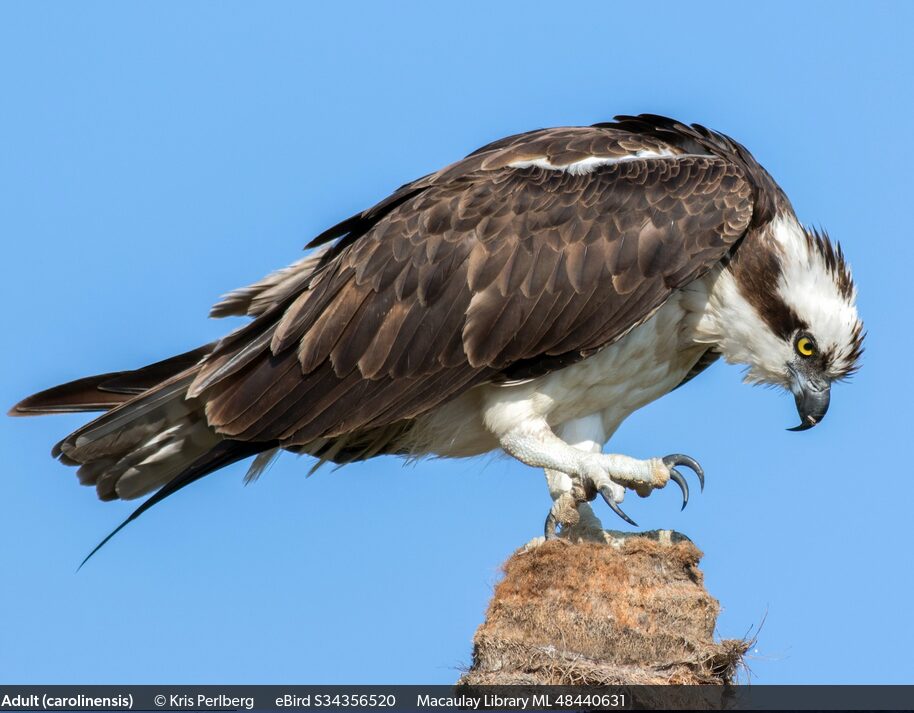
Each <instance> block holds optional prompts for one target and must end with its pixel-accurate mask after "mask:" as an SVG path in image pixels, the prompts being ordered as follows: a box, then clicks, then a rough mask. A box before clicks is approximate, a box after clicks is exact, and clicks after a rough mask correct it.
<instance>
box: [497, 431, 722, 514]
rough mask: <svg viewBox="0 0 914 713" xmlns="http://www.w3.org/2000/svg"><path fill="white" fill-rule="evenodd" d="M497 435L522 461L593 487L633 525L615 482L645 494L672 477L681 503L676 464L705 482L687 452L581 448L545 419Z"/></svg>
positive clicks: (683, 486)
mask: <svg viewBox="0 0 914 713" xmlns="http://www.w3.org/2000/svg"><path fill="white" fill-rule="evenodd" d="M498 438H499V443H500V444H501V447H502V449H504V451H505V452H506V453H509V454H510V455H512V456H514V457H515V458H517V459H518V460H519V461H521V462H522V463H526V464H527V465H530V466H533V467H538V468H548V469H549V470H554V471H558V472H560V473H565V474H567V475H569V476H570V477H571V478H572V480H573V481H577V482H579V483H580V484H581V485H582V486H583V487H584V488H585V489H592V492H593V493H594V495H595V494H596V493H599V494H600V495H602V496H603V499H604V500H605V501H606V503H607V504H608V505H609V506H610V508H612V510H613V511H614V512H615V513H616V514H617V515H619V516H620V517H621V518H623V519H624V520H626V521H627V522H628V523H630V524H632V525H635V524H636V523H634V521H632V520H631V518H629V517H628V516H627V515H626V514H625V513H624V512H622V510H621V509H620V508H619V506H618V504H617V502H616V500H615V497H614V496H613V483H614V482H615V483H618V484H619V485H621V486H623V487H625V488H628V489H630V490H634V491H635V492H637V493H638V494H639V495H641V496H642V497H646V496H647V495H649V494H650V493H651V491H652V490H655V489H657V488H662V487H664V486H665V485H666V484H667V483H668V482H669V481H670V480H673V481H674V482H675V483H676V484H677V485H679V487H680V488H681V489H682V491H683V501H684V502H683V507H685V503H686V502H688V486H687V485H686V482H685V479H684V478H683V477H682V474H681V473H679V471H678V470H676V466H677V465H686V466H688V467H690V468H692V469H693V470H694V471H695V472H696V474H697V475H698V478H699V481H700V482H701V484H702V487H703V486H704V473H703V472H702V470H701V466H699V465H698V463H697V462H696V461H695V460H693V459H692V458H689V457H688V456H682V455H672V456H666V457H664V458H648V459H646V460H638V459H636V458H630V457H629V456H623V455H615V454H606V453H588V452H584V451H581V450H579V449H577V448H574V447H572V446H570V445H568V444H567V443H566V442H565V441H563V440H562V439H561V438H559V437H558V436H556V435H555V433H553V432H552V429H551V428H549V425H548V424H547V423H546V421H545V420H535V421H532V420H528V421H525V422H524V423H522V424H520V425H518V426H515V427H513V428H511V429H510V430H507V431H506V432H504V433H502V434H499V437H498Z"/></svg>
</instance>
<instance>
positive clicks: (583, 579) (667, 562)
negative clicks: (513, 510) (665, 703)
mask: <svg viewBox="0 0 914 713" xmlns="http://www.w3.org/2000/svg"><path fill="white" fill-rule="evenodd" d="M677 539H678V540H679V541H676V540H677ZM700 559H701V552H700V551H699V550H698V548H696V547H695V545H693V544H692V543H691V542H690V541H688V540H686V539H684V538H682V537H681V536H678V537H673V538H671V537H670V533H668V532H665V533H664V532H660V533H644V535H643V536H635V537H626V538H624V539H616V538H613V537H612V536H611V535H610V536H607V537H606V541H605V542H587V541H585V542H579V543H577V544H570V543H567V542H548V543H545V544H540V545H538V546H529V547H527V548H525V549H523V550H521V551H519V552H517V553H515V554H514V556H512V557H511V558H510V559H509V560H508V561H507V562H506V563H505V565H504V579H503V580H502V581H501V582H500V583H499V584H498V586H497V587H496V588H495V593H494V595H493V597H492V601H491V602H490V604H489V610H488V613H487V616H486V620H485V622H484V623H483V624H482V626H480V627H479V629H478V630H477V632H476V636H475V639H474V650H473V665H472V667H471V668H470V670H469V671H468V672H467V673H466V674H465V675H464V676H463V678H462V679H461V681H460V683H461V684H466V685H486V684H556V685H568V684H574V685H620V684H632V685H635V684H667V683H676V684H725V683H730V682H732V681H733V679H734V678H735V675H736V671H737V670H738V668H739V666H740V662H741V661H742V657H743V654H744V653H745V652H746V650H747V649H748V646H749V644H748V642H744V641H741V640H727V641H720V642H715V641H714V625H715V622H716V620H717V614H718V612H719V610H720V606H719V604H718V602H717V600H716V599H714V598H713V597H712V596H711V595H710V594H708V593H707V591H705V588H704V585H703V577H702V573H701V571H700V570H699V569H698V562H699V560H700Z"/></svg>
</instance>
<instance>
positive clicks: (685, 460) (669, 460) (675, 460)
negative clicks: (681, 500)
mask: <svg viewBox="0 0 914 713" xmlns="http://www.w3.org/2000/svg"><path fill="white" fill-rule="evenodd" d="M663 464H664V465H666V466H667V467H669V468H674V467H675V466H677V465H684V466H686V467H687V468H691V469H692V470H694V471H695V475H697V476H698V483H699V484H700V485H701V489H702V491H704V489H705V472H704V470H703V469H702V467H701V466H700V465H699V464H698V461H697V460H695V459H694V458H690V457H689V456H686V455H683V454H682V453H673V454H672V455H668V456H665V457H664V458H663ZM670 477H672V474H671V475H670ZM680 487H681V486H680ZM686 499H687V500H688V495H687V496H686ZM683 507H685V506H684V505H683Z"/></svg>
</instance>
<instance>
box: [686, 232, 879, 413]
mask: <svg viewBox="0 0 914 713" xmlns="http://www.w3.org/2000/svg"><path fill="white" fill-rule="evenodd" d="M856 298H857V291H856V288H855V287H854V283H853V279H852V278H851V274H850V269H849V267H848V265H847V263H846V262H845V260H844V255H843V254H842V252H841V248H840V246H836V245H833V244H832V243H831V242H830V241H829V240H828V238H827V236H825V235H824V234H822V233H819V232H818V231H814V230H804V229H803V228H802V227H801V226H800V224H799V223H798V222H797V220H796V218H794V217H793V215H782V216H779V217H777V218H776V219H775V220H774V221H772V222H771V223H770V224H769V225H768V226H767V227H766V228H765V229H763V231H762V232H761V233H759V235H758V236H755V237H754V239H753V241H752V242H751V243H747V244H745V245H743V246H742V247H741V248H740V249H739V250H738V251H737V252H736V255H735V257H734V259H733V261H732V262H731V263H730V265H728V267H727V268H726V269H725V270H723V271H722V272H721V274H720V276H719V277H718V279H717V281H716V283H715V285H714V287H713V289H712V291H711V297H710V301H709V307H710V309H709V310H708V318H706V319H704V320H702V325H701V328H702V329H701V331H703V332H704V338H705V339H707V340H708V341H712V339H713V341H714V342H716V344H717V348H718V349H719V350H720V352H721V353H722V354H723V356H724V358H725V359H726V360H727V361H729V362H733V363H740V364H744V365H746V366H748V371H747V374H746V379H747V380H748V381H751V382H753V383H764V384H771V385H775V386H781V387H784V388H786V389H788V390H790V391H791V392H792V393H793V394H794V397H795V398H796V402H797V409H798V411H799V412H800V418H801V419H802V423H801V424H800V426H798V427H797V428H798V429H799V430H805V429H806V428H811V427H812V426H814V425H815V424H816V423H818V422H819V421H820V420H821V419H822V417H823V416H824V415H825V411H826V410H827V409H828V401H829V389H830V386H831V383H832V382H833V381H835V380H840V379H844V378H846V377H848V376H849V375H850V374H852V373H853V372H854V371H856V369H857V368H858V362H859V359H860V355H861V353H862V351H863V345H862V342H863V336H864V335H863V325H862V323H861V322H860V319H859V317H858V316H857V308H856V305H855V303H856Z"/></svg>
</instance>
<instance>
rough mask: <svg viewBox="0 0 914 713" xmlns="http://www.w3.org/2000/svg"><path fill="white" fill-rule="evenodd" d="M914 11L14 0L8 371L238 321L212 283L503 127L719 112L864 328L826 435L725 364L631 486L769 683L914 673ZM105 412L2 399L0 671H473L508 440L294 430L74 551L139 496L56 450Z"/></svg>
mask: <svg viewBox="0 0 914 713" xmlns="http://www.w3.org/2000/svg"><path fill="white" fill-rule="evenodd" d="M642 7H646V6H642ZM912 22H914V5H912V4H910V3H903V2H897V3H868V4H865V5H864V4H852V3H843V4H842V3H835V2H827V3H802V4H800V3H793V2H791V3H764V4H758V3H753V4H749V3H698V4H696V3H661V4H659V5H654V6H651V7H650V8H649V9H638V6H637V4H635V3H607V2H593V3H585V2H579V3H575V2H571V3H565V4H562V5H561V9H560V6H559V5H556V4H555V3H532V2H523V3H521V2H504V3H481V2H461V3H453V4H450V5H444V4H435V3H396V4H388V3H383V4H382V3H367V2H366V3H346V2H338V3H333V4H332V7H331V4H330V3H277V2H270V3H256V4H254V3H229V2H219V3H216V2H212V3H200V2H191V3H161V2H156V3H145V4H144V3H129V4H124V3H81V4H79V5H77V4H59V3H58V4H53V3H41V2H19V3H4V4H2V5H0V87H2V109H0V235H2V241H3V242H2V245H3V253H4V255H3V261H2V263H0V270H2V280H0V289H2V290H3V292H2V299H3V304H4V305H5V306H6V310H5V317H4V320H5V325H4V327H5V328H4V335H5V337H4V345H5V348H4V349H3V350H2V351H0V374H2V383H0V402H2V403H3V404H6V405H7V406H8V405H11V404H12V403H14V402H15V401H17V400H18V399H19V398H21V397H22V396H24V395H26V394H28V393H31V392H33V391H35V390H38V389H41V388H45V387H47V386H50V385H53V384H56V383H58V382H61V381H64V380H68V379H72V378H76V377H80V376H84V375H86V374H90V373H96V372H102V371H110V370H117V369H121V368H132V367H135V366H139V365H141V364H144V363H148V362H151V361H155V360H158V359H160V358H163V357H166V356H169V355H171V354H174V353H177V352H179V351H184V350H186V349H189V348H191V347H194V346H196V345H198V344H200V343H203V342H205V341H209V340H211V339H213V338H216V337H218V336H219V335H221V334H223V333H224V332H225V331H227V330H229V329H231V328H232V327H233V326H235V325H236V324H237V322H231V323H226V322H225V321H215V320H207V319H206V313H207V310H208V308H209V306H210V304H211V303H212V302H213V301H214V300H215V299H216V298H217V297H218V296H219V295H220V294H222V293H224V292H226V291H228V290H230V289H232V288H234V287H237V286H240V285H243V284H246V283H248V282H250V281H253V280H255V279H257V278H259V277H260V276H261V275H263V274H265V273H266V272H269V271H271V270H273V269H275V268H277V267H279V266H282V265H285V264H287V263H289V262H291V261H293V260H295V259H297V258H298V257H299V255H300V251H301V247H302V246H303V245H304V244H305V243H306V242H307V241H308V240H309V239H310V238H311V237H313V236H314V235H315V234H317V233H318V232H320V231H321V230H322V229H324V228H326V227H328V226H329V225H331V224H333V223H334V222H336V221H338V220H340V219H342V218H344V217H346V216H348V215H350V214H351V213H353V212H355V211H357V210H359V209H361V208H363V207H365V206H367V205H369V204H371V203H373V202H375V201H376V200H378V199H380V198H382V197H383V196H385V195H386V194H387V193H388V192H389V191H390V190H392V189H393V188H395V187H397V186H399V185H400V184H401V183H404V182H406V181H407V180H410V179H412V178H414V177H417V176H419V175H422V174H424V173H427V172H429V171H431V170H435V169H437V168H438V167H440V166H442V165H444V164H446V163H449V162H450V161H452V160H454V159H456V158H458V157H460V156H462V155H463V154H465V153H467V152H469V151H471V150H473V149H475V148H476V147H478V146H479V145H481V144H483V143H485V142H488V141H490V140H492V139H495V138H498V137H500V136H503V135H506V134H510V133H515V132H518V131H523V130H527V129H531V128H536V127H540V126H550V125H562V124H590V123H593V122H596V121H600V120H606V119H608V118H610V117H611V116H612V115H614V114H618V113H638V112H656V113H662V114H668V115H672V116H676V117H678V118H681V119H683V120H687V121H698V122H701V123H704V124H707V125H709V126H712V127H714V128H717V129H720V130H722V131H725V132H727V133H729V134H731V135H733V136H734V137H735V138H737V139H738V140H739V141H741V142H743V143H745V144H746V145H747V146H748V147H749V148H750V149H751V150H752V151H753V152H754V154H755V155H756V157H757V158H758V159H759V160H760V161H761V163H762V164H763V165H765V166H766V167H767V168H768V169H769V170H770V171H771V173H772V174H773V175H774V176H775V178H776V179H777V180H778V181H779V182H780V183H781V185H782V186H783V187H784V189H785V190H786V191H787V193H788V194H789V195H790V197H791V199H792V201H793V203H794V206H795V207H796V209H797V212H798V214H799V215H800V217H801V219H802V220H804V221H806V222H809V223H811V224H815V225H822V226H824V227H826V228H827V229H828V230H829V232H830V233H831V235H832V236H833V237H835V238H838V239H840V240H841V242H842V243H843V244H844V246H845V249H846V251H847V253H848V255H849V257H850V259H851V262H852V264H853V266H854V268H855V275H856V278H857V281H858V284H859V288H860V310H861V313H862V315H863V317H864V319H865V321H866V326H867V328H868V331H869V336H868V339H867V351H866V354H865V361H864V367H863V369H862V371H861V372H860V373H859V375H858V376H857V377H855V378H854V380H853V382H852V383H850V384H846V385H840V386H837V387H836V388H835V390H834V393H833V401H832V408H831V410H830V412H829V414H828V418H827V419H826V420H825V422H824V423H823V424H822V425H821V426H820V427H818V428H816V429H814V430H812V431H809V432H807V433H803V434H795V433H788V432H786V431H785V430H784V428H785V427H787V426H792V425H794V423H795V420H796V414H795V410H794V407H793V403H792V399H791V398H790V397H789V396H786V395H784V394H779V393H777V392H775V391H770V390H763V389H758V388H750V387H747V386H744V385H742V384H741V383H740V372H739V370H738V369H736V368H733V367H727V366H723V365H719V366H716V367H715V368H713V369H711V370H709V371H708V372H706V373H705V374H704V375H702V376H701V377H699V378H698V379H696V380H695V381H694V382H693V383H692V384H690V385H689V386H688V387H686V388H683V389H680V390H678V391H676V392H675V393H673V394H670V395H669V396H668V397H666V398H664V399H662V400H660V401H659V402H657V403H655V404H653V405H651V406H649V407H648V408H646V409H644V410H643V411H641V412H639V413H637V414H635V415H634V416H633V417H632V418H631V419H630V420H629V421H628V422H626V424H624V426H623V427H622V429H621V430H620V431H619V432H618V434H617V435H616V437H615V438H614V440H613V442H612V443H611V450H613V451H614V452H621V453H627V454H631V455H637V456H641V457H647V456H651V455H658V454H664V453H669V452H679V451H682V452H686V453H689V454H691V455H694V456H696V457H697V458H699V459H700V460H701V462H702V463H703V465H704V466H705V470H706V472H707V475H708V487H707V489H706V491H705V493H704V494H703V495H698V494H694V495H693V498H692V502H691V503H690V505H689V507H688V508H687V509H686V510H685V511H684V512H682V513H680V512H679V507H678V503H679V498H678V495H676V494H675V493H672V492H666V491H663V492H658V493H656V494H654V495H653V496H652V497H651V498H649V499H647V500H643V501H642V500H639V499H638V498H635V497H632V498H630V499H629V500H627V501H626V510H627V511H629V514H631V515H632V516H633V517H634V518H635V519H636V520H637V521H638V522H639V523H640V524H641V525H642V527H644V528H655V527H668V528H676V529H679V530H681V531H683V532H685V533H687V534H688V535H689V536H690V537H692V538H693V539H694V540H695V542H696V543H697V544H698V545H699V547H701V548H702V549H703V550H704V552H705V559H704V561H703V565H702V566H703V569H704V572H705V575H706V582H707V586H708V589H709V590H710V591H711V592H712V593H713V594H714V595H715V596H716V597H718V598H719V599H720V601H721V603H722V606H723V612H722V614H721V616H720V619H719V633H720V634H721V635H722V636H725V637H733V636H741V635H743V634H746V633H747V632H754V631H756V630H757V629H758V626H759V624H760V623H761V622H762V620H763V619H764V626H763V627H762V629H761V632H760V633H759V638H758V643H757V646H756V648H755V649H754V650H753V652H752V656H751V658H750V660H749V664H750V666H751V669H752V678H753V680H754V681H756V682H759V683H802V682H816V683H826V682H835V683H851V682H860V683H864V682H866V683H910V682H911V681H912V678H914V663H912V658H911V656H910V648H909V647H910V644H909V642H910V640H911V637H912V635H914V624H912V613H911V606H910V597H911V591H912V589H914V588H912V566H911V554H910V522H911V514H910V513H911V502H912V499H914V474H912V472H911V467H910V456H909V452H908V451H909V448H910V443H911V436H910V433H911V429H910V425H909V410H910V401H911V398H912V396H914V394H912V383H911V377H910V372H909V371H908V368H909V361H910V354H911V352H912V346H914V345H912V337H911V335H912V330H911V308H912V302H911V297H910V291H909V290H910V285H909V279H910V278H909V276H910V263H911V259H912V258H914V248H912V246H914V241H912V240H911V231H912V228H911V225H910V220H909V214H908V212H909V211H910V208H911V192H912V189H914V185H912V172H911V166H912V165H914V141H912V139H911V128H912V126H911V125H912V116H914V93H912V91H911V76H912V75H914V49H912V45H911V43H910V38H909V32H910V28H911V26H912ZM84 420H85V419H83V418H80V417H77V416H61V417H57V418H45V419H18V420H12V419H4V420H2V421H0V448H2V451H0V452H2V453H3V463H4V467H3V476H2V478H0V540H2V542H3V543H4V544H3V546H2V548H0V571H2V572H3V573H4V575H3V577H4V583H3V586H2V587H0V681H2V682H10V683H11V682H19V683H34V682H56V683H64V682H81V683H115V682H120V683H126V682H131V683H154V682H170V683H202V682H208V683H210V682H212V683H215V682H248V683H282V682H295V683H336V682H361V683H369V682H385V683H399V682H402V683H419V682H442V683H447V682H451V681H453V680H455V679H456V678H457V676H458V675H459V669H460V667H462V666H465V665H467V664H468V663H469V661H470V653H471V638H472V635H473V632H474V630H475V628H476V626H477V625H478V624H479V623H480V622H481V620H482V617H483V613H484V610H485V606H486V603H487V601H488V598H489V596H490V594H491V590H492V587H493V585H494V584H495V582H497V581H498V577H499V574H498V572H499V565H500V563H501V562H502V561H503V560H504V559H505V558H506V557H507V556H508V554H510V552H511V551H512V550H513V549H514V548H515V547H518V546H520V545H521V544H523V543H524V542H526V541H527V540H528V539H530V538H531V537H533V536H535V535H537V534H539V532H541V527H542V520H543V516H544V515H545V512H546V509H547V508H548V505H549V498H548V494H547V491H546V487H545V483H544V480H543V477H542V475H541V473H539V472H537V471H534V470H532V469H529V468H526V467H524V466H521V465H519V464H516V463H513V462H509V461H508V460H506V459H505V458H485V459H476V460H470V461H459V462H424V463H420V464H419V465H415V466H407V467H403V466H402V465H401V463H400V462H399V461H397V460H395V459H380V460H375V461H371V462H369V463H365V464H361V465H357V466H352V467H348V468H345V469H343V470H341V471H338V472H333V473H332V472H329V471H326V472H320V473H319V474H318V475H316V476H314V477H312V478H307V479H306V478H305V473H306V472H307V469H308V467H309V465H310V464H309V462H307V461H306V460H302V459H297V458H295V457H294V456H290V455H286V456H283V457H282V458H281V459H280V460H279V461H278V462H277V463H276V464H275V465H274V466H273V467H272V468H271V470H270V471H269V472H268V473H267V474H266V475H265V476H264V477H263V478H262V479H261V480H260V481H259V482H258V483H256V484H255V485H251V486H249V487H243V486H242V483H241V478H242V475H243V473H244V471H245V467H246V466H245V465H243V464H237V465H235V466H233V467H230V468H228V469H226V470H225V471H222V472H220V473H219V474H218V475H215V476H212V477H210V478H207V479H205V480H204V481H201V482H200V483H197V484H195V485H194V486H192V487H189V488H187V489H186V490H184V491H182V492H181V494H180V495H179V496H177V497H175V498H172V499H169V500H168V501H167V502H166V503H165V504H163V505H161V506H158V507H156V508H155V509H154V510H152V511H151V512H150V513H148V514H147V515H145V516H144V517H143V518H141V519H140V520H139V521H138V522H136V523H134V524H133V525H131V526H130V527H128V528H127V529H126V530H125V531H123V532H122V533H121V534H120V535H119V536H118V537H117V538H115V539H114V540H113V541H112V542H111V543H110V544H109V545H108V546H107V547H106V548H105V549H104V550H103V551H102V552H101V553H100V554H99V555H98V556H97V558H96V559H94V560H93V561H91V562H90V564H89V565H88V566H87V567H85V568H84V569H83V570H82V571H80V572H79V573H75V568H76V566H77V564H78V563H79V562H80V560H81V559H82V558H83V556H84V555H85V554H86V553H87V552H88V551H89V550H90V549H91V548H92V546H93V545H94V544H95V543H96V542H97V541H98V540H99V539H100V538H101V537H102V536H104V535H105V534H106V533H107V532H108V531H109V530H110V529H111V528H112V527H113V526H114V525H116V524H117V523H118V522H119V521H120V520H121V519H122V518H123V517H124V516H125V515H126V514H127V513H128V512H129V511H130V510H131V509H132V507H133V504H129V503H128V504H125V503H100V502H98V501H97V500H96V499H95V496H94V493H93V491H92V490H90V489H87V488H81V487H79V486H78V485H77V483H76V478H75V475H74V473H73V471H72V470H70V469H68V468H65V467H63V466H61V465H60V464H58V463H56V462H54V461H53V460H52V459H51V458H50V457H49V456H48V452H49V449H50V447H51V445H52V443H53V442H55V441H56V440H57V439H59V438H60V437H61V436H63V435H64V434H66V433H67V432H69V431H70V430H72V429H73V428H75V427H76V426H78V425H79V424H81V423H82V422H83V421H84ZM601 512H602V513H604V514H605V515H606V517H605V520H604V521H605V522H606V523H611V524H612V526H619V525H622V523H618V522H615V521H613V519H612V518H611V516H610V514H609V513H608V512H607V511H606V510H605V509H604V510H602V511H601Z"/></svg>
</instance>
